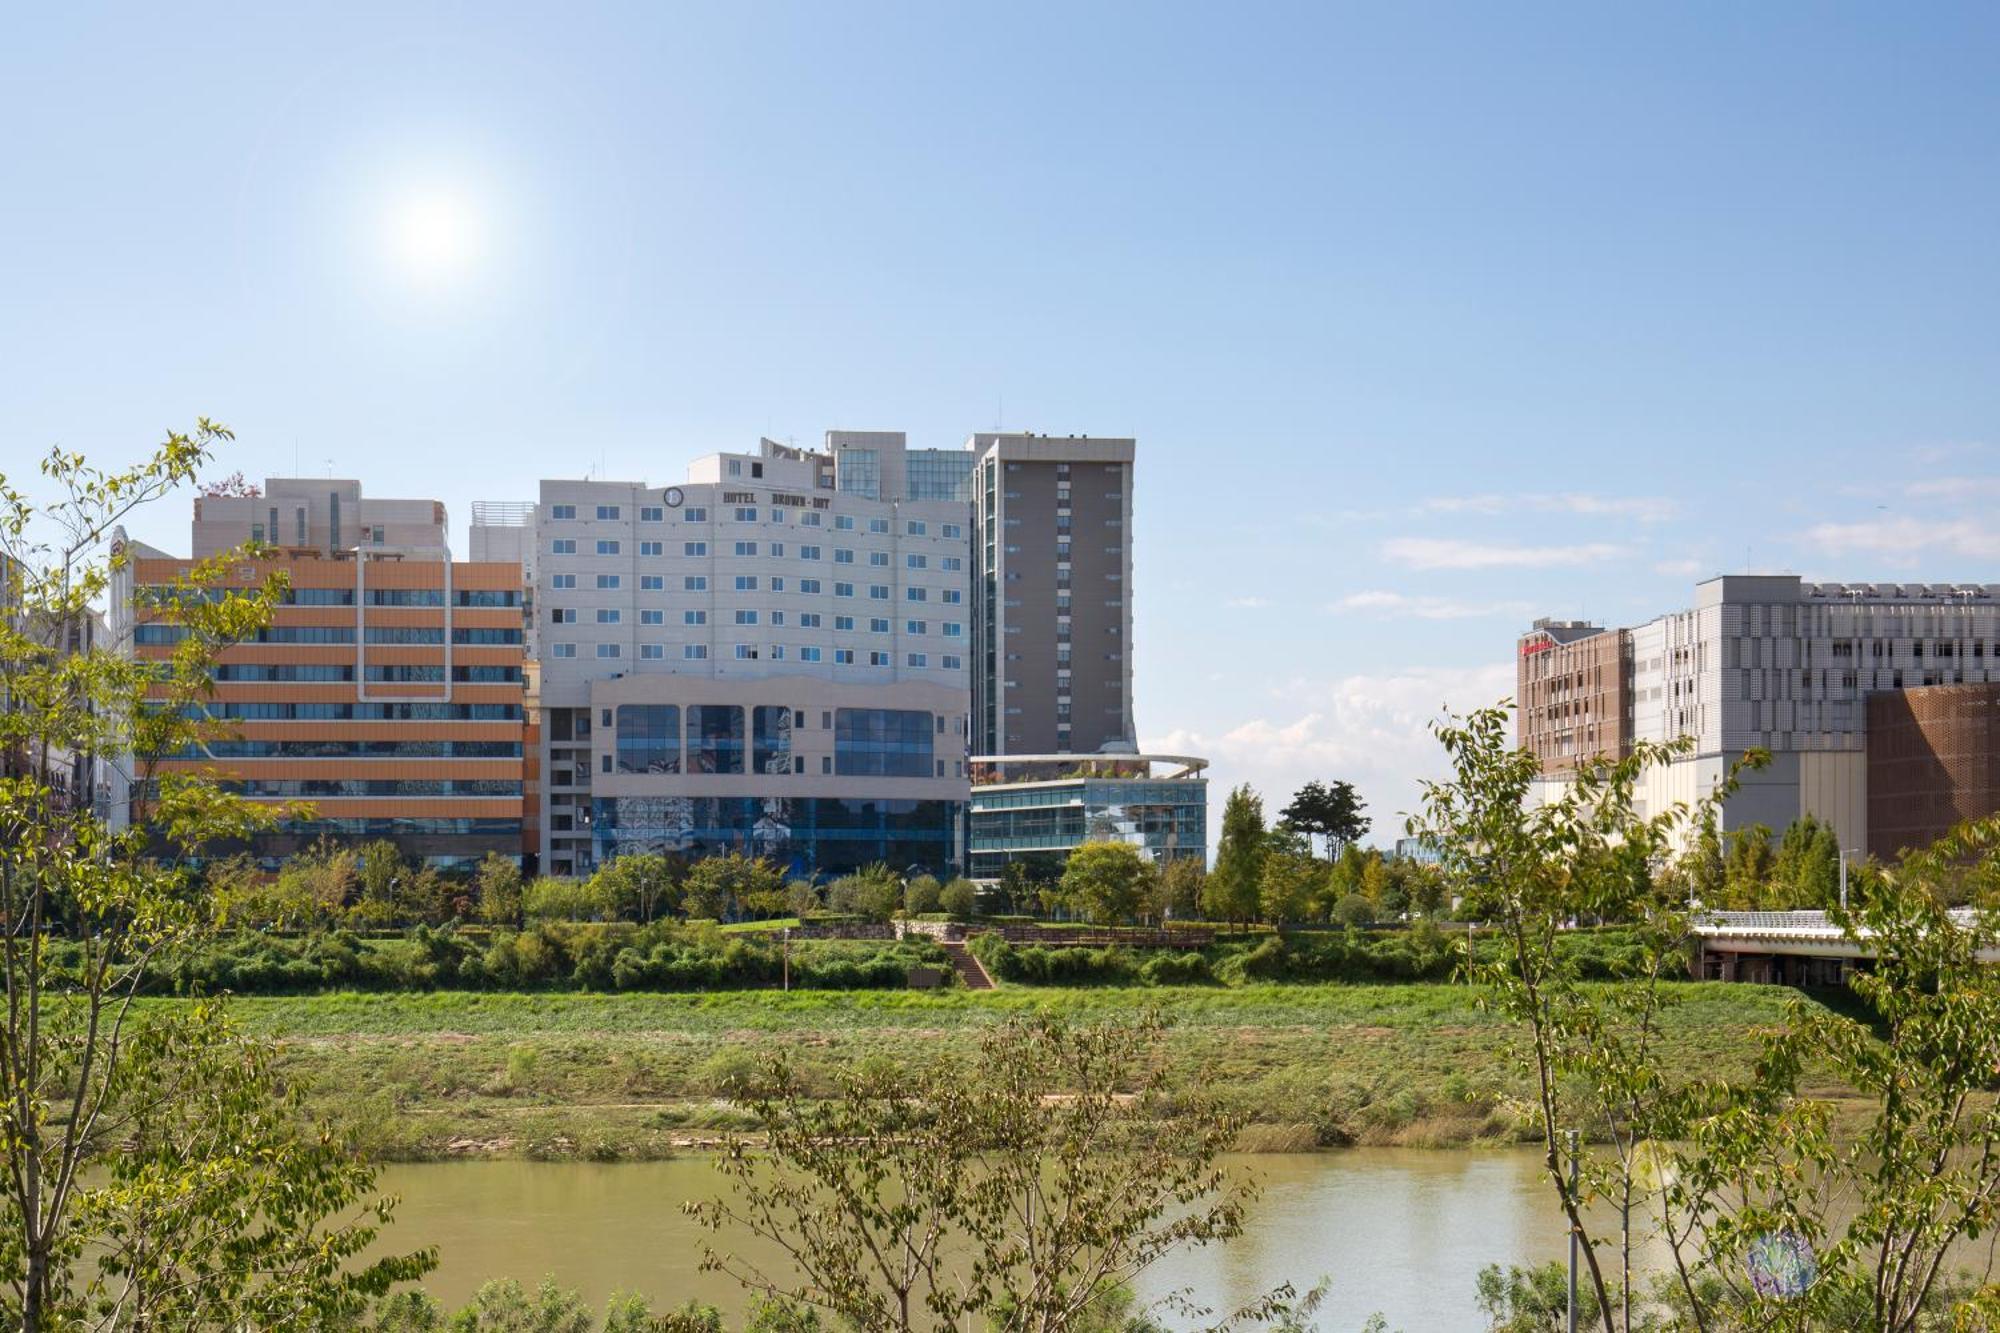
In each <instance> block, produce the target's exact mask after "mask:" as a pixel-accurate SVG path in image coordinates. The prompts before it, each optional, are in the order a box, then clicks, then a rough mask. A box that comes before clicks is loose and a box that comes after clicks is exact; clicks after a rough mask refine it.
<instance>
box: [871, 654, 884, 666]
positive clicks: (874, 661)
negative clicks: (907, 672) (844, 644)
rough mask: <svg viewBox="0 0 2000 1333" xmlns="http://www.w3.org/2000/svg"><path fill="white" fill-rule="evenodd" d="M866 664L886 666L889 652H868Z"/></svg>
mask: <svg viewBox="0 0 2000 1333" xmlns="http://www.w3.org/2000/svg"><path fill="white" fill-rule="evenodd" d="M868 665H869V666H888V665H889V654H887V653H870V654H868Z"/></svg>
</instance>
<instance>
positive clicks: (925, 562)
mask: <svg viewBox="0 0 2000 1333" xmlns="http://www.w3.org/2000/svg"><path fill="white" fill-rule="evenodd" d="M930 563H931V562H930V558H929V557H928V556H921V555H906V556H904V557H903V565H904V567H905V568H907V569H927V568H929V567H930Z"/></svg>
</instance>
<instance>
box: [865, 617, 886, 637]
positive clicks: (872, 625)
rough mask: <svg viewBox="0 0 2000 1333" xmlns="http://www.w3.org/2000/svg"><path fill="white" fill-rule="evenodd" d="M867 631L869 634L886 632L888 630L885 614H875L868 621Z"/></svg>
mask: <svg viewBox="0 0 2000 1333" xmlns="http://www.w3.org/2000/svg"><path fill="white" fill-rule="evenodd" d="M868 632H869V633H870V634H887V633H888V632H889V618H888V617H887V616H876V617H875V618H874V619H872V620H870V621H869V622H868Z"/></svg>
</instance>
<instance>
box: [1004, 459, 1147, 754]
mask: <svg viewBox="0 0 2000 1333" xmlns="http://www.w3.org/2000/svg"><path fill="white" fill-rule="evenodd" d="M971 447H972V450H973V453H974V454H975V456H976V459H977V461H976V462H975V463H974V465H973V476H972V481H973V493H972V513H973V544H972V550H973V567H974V574H973V581H972V585H973V586H972V595H973V603H974V606H973V617H972V619H973V670H972V695H973V698H972V718H973V721H972V746H973V750H974V752H975V753H977V754H982V755H1028V754H1094V753H1098V752H1102V751H1113V752H1117V751H1124V752H1127V753H1129V752H1131V751H1133V750H1134V749H1135V748H1136V733H1135V731H1134V728H1133V723H1132V463H1133V455H1134V453H1135V446H1134V443H1133V441H1131V440H1129V439H1092V438H1089V437H1085V436H1075V435H1072V436H1052V435H1001V434H995V435H975V436H974V437H973V439H972V446H971Z"/></svg>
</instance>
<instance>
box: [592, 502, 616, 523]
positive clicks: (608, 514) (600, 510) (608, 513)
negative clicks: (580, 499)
mask: <svg viewBox="0 0 2000 1333" xmlns="http://www.w3.org/2000/svg"><path fill="white" fill-rule="evenodd" d="M597 516H598V518H600V519H603V520H605V521H606V522H615V521H616V520H617V518H618V506H617V505H599V506H597Z"/></svg>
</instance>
